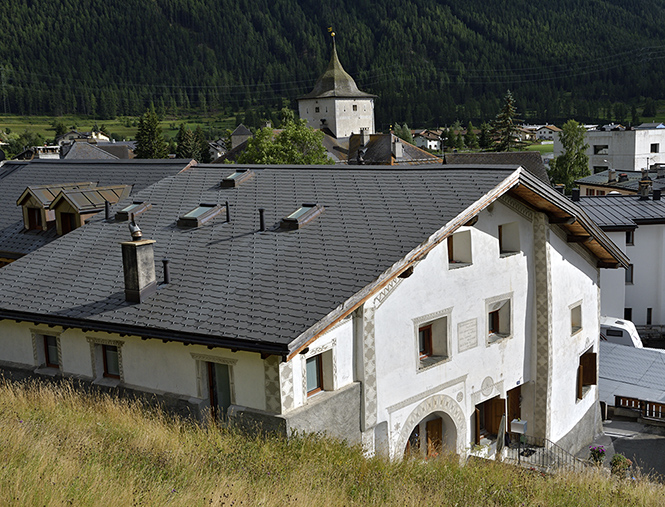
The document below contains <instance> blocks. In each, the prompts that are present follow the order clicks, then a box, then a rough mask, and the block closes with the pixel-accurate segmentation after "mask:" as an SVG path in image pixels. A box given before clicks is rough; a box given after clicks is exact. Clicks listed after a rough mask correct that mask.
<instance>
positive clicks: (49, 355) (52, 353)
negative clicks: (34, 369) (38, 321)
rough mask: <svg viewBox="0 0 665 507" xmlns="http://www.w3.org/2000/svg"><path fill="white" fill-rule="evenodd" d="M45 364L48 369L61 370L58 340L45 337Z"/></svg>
mask: <svg viewBox="0 0 665 507" xmlns="http://www.w3.org/2000/svg"><path fill="white" fill-rule="evenodd" d="M44 363H45V364H46V366H47V367H48V368H59V367H60V357H59V356H58V338H57V337H55V336H49V335H44Z"/></svg>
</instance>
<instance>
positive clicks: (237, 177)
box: [220, 169, 254, 188]
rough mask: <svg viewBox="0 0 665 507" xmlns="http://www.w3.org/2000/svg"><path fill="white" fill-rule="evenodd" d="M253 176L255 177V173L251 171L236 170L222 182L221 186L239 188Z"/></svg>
mask: <svg viewBox="0 0 665 507" xmlns="http://www.w3.org/2000/svg"><path fill="white" fill-rule="evenodd" d="M252 176H254V171H252V170H251V169H236V172H234V173H233V174H230V175H229V176H227V177H226V178H224V179H223V180H222V182H221V183H220V186H221V187H222V188H233V187H237V186H239V185H241V184H242V183H244V182H245V181H247V180H248V179H250V178H251V177H252Z"/></svg>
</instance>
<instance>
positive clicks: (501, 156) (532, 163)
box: [445, 151, 550, 185]
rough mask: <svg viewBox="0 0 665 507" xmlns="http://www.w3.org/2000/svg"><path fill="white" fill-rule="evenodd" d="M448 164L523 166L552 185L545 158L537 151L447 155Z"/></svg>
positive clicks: (446, 161)
mask: <svg viewBox="0 0 665 507" xmlns="http://www.w3.org/2000/svg"><path fill="white" fill-rule="evenodd" d="M445 163H446V164H472V165H483V164H489V165H497V164H508V165H521V166H522V167H524V169H526V170H527V171H529V172H530V173H531V174H533V175H534V176H536V177H537V178H538V179H539V180H541V181H542V182H543V183H547V184H548V185H549V184H550V179H549V177H548V176H547V169H546V168H545V164H543V157H542V156H541V155H540V153H538V152H537V151H505V152H498V151H486V152H481V153H446V156H445Z"/></svg>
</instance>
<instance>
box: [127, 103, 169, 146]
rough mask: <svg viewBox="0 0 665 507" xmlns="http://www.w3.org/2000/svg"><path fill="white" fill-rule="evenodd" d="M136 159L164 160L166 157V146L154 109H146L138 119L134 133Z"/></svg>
mask: <svg viewBox="0 0 665 507" xmlns="http://www.w3.org/2000/svg"><path fill="white" fill-rule="evenodd" d="M134 154H135V155H136V158H166V157H167V156H168V144H167V143H166V140H165V139H164V134H163V132H162V128H161V127H160V126H159V120H158V119H157V113H155V109H154V107H153V108H150V109H148V110H147V111H146V112H145V114H144V115H143V116H142V117H141V118H140V119H139V125H138V130H137V132H136V148H135V149H134Z"/></svg>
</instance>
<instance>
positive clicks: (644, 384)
mask: <svg viewBox="0 0 665 507" xmlns="http://www.w3.org/2000/svg"><path fill="white" fill-rule="evenodd" d="M599 355H600V371H599V373H598V388H599V392H600V393H599V398H600V400H601V401H604V402H606V403H607V404H608V405H614V396H615V395H618V396H627V397H630V398H638V399H640V400H645V401H660V402H664V401H665V351H661V350H657V349H647V348H643V349H638V348H635V347H627V346H626V345H617V344H616V343H607V342H600V354H599Z"/></svg>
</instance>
